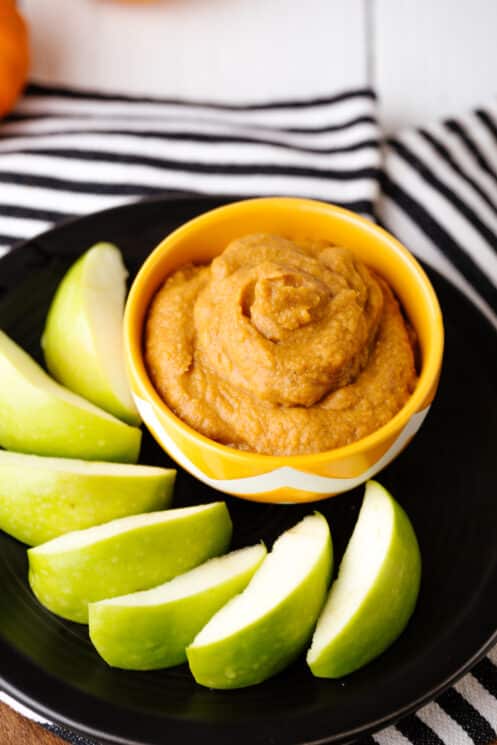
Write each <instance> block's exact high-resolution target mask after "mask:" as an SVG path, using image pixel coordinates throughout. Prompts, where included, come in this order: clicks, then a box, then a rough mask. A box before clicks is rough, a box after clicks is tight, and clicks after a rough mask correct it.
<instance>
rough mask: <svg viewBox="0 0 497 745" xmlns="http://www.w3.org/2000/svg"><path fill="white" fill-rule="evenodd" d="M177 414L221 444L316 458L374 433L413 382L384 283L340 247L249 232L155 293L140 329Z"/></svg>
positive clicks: (407, 341)
mask: <svg viewBox="0 0 497 745" xmlns="http://www.w3.org/2000/svg"><path fill="white" fill-rule="evenodd" d="M145 357H146V361H147V365H148V369H149V373H150V375H151V378H152V381H153V383H154V385H155V387H156V389H157V390H158V392H159V393H160V395H161V396H162V398H163V399H164V401H165V402H166V403H167V405H168V406H169V407H170V409H172V411H173V412H174V413H175V414H176V415H177V416H178V417H180V418H181V419H182V420H183V421H185V422H186V423H187V424H189V425H190V426H191V427H193V428H194V429H196V430H197V431H198V432H201V433H202V434H204V435H206V436H207V437H210V438H211V439H213V440H216V441H218V442H220V443H223V444H225V445H230V446H231V447H236V448H240V449H242V450H249V451H255V452H258V453H266V454H270V455H296V454H302V453H315V452H320V451H324V450H331V449H333V448H337V447H341V446H342V445H347V444H349V443H351V442H354V441H355V440H358V439H360V438H362V437H365V436H366V435H368V434H370V433H371V432H373V431H374V430H376V429H378V428H379V427H381V426H382V425H383V424H385V423H386V422H387V421H388V420H389V419H391V418H392V417H393V416H394V415H395V414H396V413H397V412H398V411H399V409H401V407H402V406H403V405H404V404H405V402H406V401H407V399H408V398H409V396H410V395H411V393H412V391H413V389H414V386H415V384H416V369H415V362H414V352H413V343H412V332H411V330H410V327H409V326H408V324H407V323H406V321H405V319H404V317H403V315H402V312H401V310H400V308H399V304H398V302H397V300H396V299H395V297H394V295H393V293H392V291H391V290H390V288H389V287H388V285H387V284H386V282H385V281H384V280H383V279H382V278H381V277H379V276H378V275H377V274H375V273H374V272H373V271H372V270H371V269H368V267H367V266H365V265H364V264H363V263H362V262H361V261H359V260H358V259H357V258H355V256H354V255H353V254H352V253H351V251H349V250H348V249H345V248H340V247H338V246H334V245H331V244H330V243H326V242H321V241H320V242H316V241H313V242H311V241H308V242H303V241H299V242H294V241H291V240H288V239H286V238H282V237H279V236H276V235H265V234H255V235H247V236H244V237H242V238H239V239H237V240H234V241H233V242H232V243H230V245H229V246H228V247H227V248H226V249H225V250H224V251H223V253H222V254H221V255H220V256H218V257H216V258H215V259H214V260H213V261H212V262H211V264H210V265H208V266H193V265H188V266H185V267H182V268H181V269H179V270H177V271H175V272H174V273H173V274H172V275H170V276H169V277H168V279H167V280H166V282H165V283H164V285H163V286H162V287H161V288H160V289H159V291H158V292H157V294H156V296H155V298H154V300H153V301H152V304H151V307H150V309H149V312H148V317H147V320H146V327H145Z"/></svg>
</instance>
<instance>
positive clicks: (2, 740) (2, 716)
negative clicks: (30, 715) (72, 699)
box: [0, 702, 63, 745]
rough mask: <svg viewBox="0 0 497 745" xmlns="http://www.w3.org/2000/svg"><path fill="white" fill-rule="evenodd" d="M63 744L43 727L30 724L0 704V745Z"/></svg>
mask: <svg viewBox="0 0 497 745" xmlns="http://www.w3.org/2000/svg"><path fill="white" fill-rule="evenodd" d="M62 743H63V741H62V740H60V739H59V738H58V737H54V736H53V735H52V734H50V732H47V731H46V730H44V729H43V727H40V726H39V725H37V724H34V722H30V721H29V720H28V719H25V718H24V717H22V716H21V715H20V714H17V712H15V711H13V710H12V709H10V708H9V707H8V706H5V704H2V703H1V702H0V745H62Z"/></svg>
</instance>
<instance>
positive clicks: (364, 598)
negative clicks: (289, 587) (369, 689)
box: [307, 481, 421, 678]
mask: <svg viewBox="0 0 497 745" xmlns="http://www.w3.org/2000/svg"><path fill="white" fill-rule="evenodd" d="M420 579H421V557H420V553H419V546H418V542H417V540H416V535H415V533H414V530H413V527H412V525H411V523H410V521H409V518H408V517H407V515H406V513H405V512H404V510H403V509H402V508H401V507H400V505H399V504H397V502H396V501H395V500H394V499H393V497H392V496H391V495H390V494H389V493H388V492H387V491H386V489H384V488H383V487H382V486H381V485H380V484H378V483H377V482H375V481H369V482H368V483H367V485H366V493H365V496H364V502H363V505H362V507H361V511H360V513H359V518H358V520H357V524H356V526H355V528H354V532H353V534H352V537H351V539H350V541H349V544H348V546H347V549H346V551H345V554H344V557H343V559H342V562H341V564H340V569H339V573H338V578H337V580H336V581H335V582H334V583H333V585H332V587H331V591H330V594H329V597H328V600H327V602H326V605H325V607H324V609H323V612H322V614H321V616H320V618H319V621H318V624H317V627H316V630H315V633H314V637H313V640H312V646H311V648H310V650H309V652H308V655H307V662H308V664H309V667H310V668H311V671H312V672H313V673H314V675H316V676H317V677H320V678H340V677H342V676H343V675H348V674H349V673H351V672H353V671H354V670H357V669H358V668H360V667H362V666H363V665H365V664H366V663H368V662H370V660H372V659H374V658H375V657H377V656H378V655H379V654H380V653H381V652H383V651H384V650H385V649H386V648H387V647H388V646H389V645H390V644H391V643H392V642H393V641H394V640H395V639H396V638H397V637H398V636H399V634H400V633H401V632H402V631H403V629H404V627H405V626H406V624H407V622H408V620H409V618H410V617H411V615H412V613H413V611H414V607H415V605H416V600H417V597H418V592H419V585H420Z"/></svg>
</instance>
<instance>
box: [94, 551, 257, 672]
mask: <svg viewBox="0 0 497 745" xmlns="http://www.w3.org/2000/svg"><path fill="white" fill-rule="evenodd" d="M265 555H266V549H265V548H264V546H263V545H262V544H259V545H257V546H250V547H249V548H243V549H240V550H238V551H233V552H232V553H230V554H226V555H225V556H221V557H219V558H215V559H209V561H207V562H206V563H205V564H201V565H200V566H198V567H196V568H195V569H191V570H190V571H189V572H186V573H185V574H181V575H179V576H178V577H175V578H174V579H172V580H170V581H169V582H167V583H166V584H164V585H161V586H160V587H155V588H153V589H152V590H145V591H144V592H137V593H134V594H131V595H124V596H121V597H117V598H111V599H110V600H101V601H100V602H98V603H90V606H89V622H90V638H91V640H92V642H93V644H94V646H95V648H96V649H97V651H98V653H99V654H100V655H101V657H103V659H104V660H105V661H106V662H107V663H108V664H109V665H111V666H112V667H119V668H124V669H127V670H155V669H158V668H165V667H172V666H173V665H179V664H181V663H182V662H185V660H186V653H185V648H186V647H187V646H188V644H190V642H191V641H192V640H193V638H194V636H195V635H196V634H197V632H198V631H200V629H201V628H202V626H204V625H205V624H206V623H207V621H208V620H209V619H210V618H211V617H212V616H213V615H214V613H216V611H218V610H219V609H220V608H221V607H222V606H223V605H224V604H225V603H226V602H227V601H228V600H230V599H231V598H232V597H233V596H234V595H237V594H238V593H239V592H241V591H242V590H243V589H244V588H245V587H246V585H247V584H248V583H249V581H250V579H251V578H252V576H253V574H254V573H255V571H256V570H257V568H258V566H259V565H260V563H261V562H262V561H263V559H264V557H265Z"/></svg>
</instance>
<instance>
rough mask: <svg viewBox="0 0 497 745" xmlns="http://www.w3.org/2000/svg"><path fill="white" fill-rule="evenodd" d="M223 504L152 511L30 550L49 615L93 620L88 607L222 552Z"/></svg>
mask: <svg viewBox="0 0 497 745" xmlns="http://www.w3.org/2000/svg"><path fill="white" fill-rule="evenodd" d="M231 532H232V524H231V520H230V516H229V513H228V510H227V508H226V505H225V503H224V502H213V503H211V504H204V505H198V506H196V507H182V508H179V509H174V510H166V511H165V512H150V513H148V514H145V515H132V516H131V517H122V518H120V519H118V520H112V521H111V522H109V523H105V524H103V525H98V526H96V527H94V528H87V529H86V530H79V531H75V532H72V533H66V534H65V535H63V536H60V537H59V538H54V539H53V540H52V541H49V542H48V543H43V544H42V545H41V546H36V547H35V548H30V549H29V550H28V559H29V583H30V585H31V589H32V590H33V592H34V594H35V595H36V597H37V598H38V600H39V601H40V603H42V605H44V606H45V607H46V608H48V610H50V611H52V612H53V613H56V614H57V615H59V616H62V617H63V618H67V619H69V620H71V621H77V622H79V623H87V622H88V603H93V602H95V601H97V600H104V599H105V598H111V597H116V596H117V595H124V594H126V593H132V592H137V591H138V590H148V589H150V588H151V587H155V586H156V585H159V584H162V583H163V582H166V581H167V580H169V579H172V577H175V576H176V575H177V574H181V573H183V572H186V571H187V570H188V569H191V568H193V567H194V566H197V565H198V564H201V563H202V562H204V561H206V560H207V559H210V558H211V557H213V556H218V555H219V554H222V553H223V552H224V551H225V550H226V549H227V547H228V546H229V542H230V540H231Z"/></svg>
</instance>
